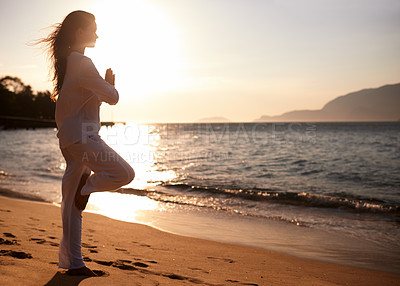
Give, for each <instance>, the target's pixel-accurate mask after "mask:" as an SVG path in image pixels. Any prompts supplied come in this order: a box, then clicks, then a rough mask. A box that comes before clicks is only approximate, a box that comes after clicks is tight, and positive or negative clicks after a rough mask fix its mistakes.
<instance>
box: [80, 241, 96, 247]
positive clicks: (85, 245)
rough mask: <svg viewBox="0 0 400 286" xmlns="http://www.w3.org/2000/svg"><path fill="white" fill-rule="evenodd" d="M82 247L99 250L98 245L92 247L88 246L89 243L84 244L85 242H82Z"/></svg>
mask: <svg viewBox="0 0 400 286" xmlns="http://www.w3.org/2000/svg"><path fill="white" fill-rule="evenodd" d="M82 247H85V248H97V246H96V245H90V244H87V243H84V242H82Z"/></svg>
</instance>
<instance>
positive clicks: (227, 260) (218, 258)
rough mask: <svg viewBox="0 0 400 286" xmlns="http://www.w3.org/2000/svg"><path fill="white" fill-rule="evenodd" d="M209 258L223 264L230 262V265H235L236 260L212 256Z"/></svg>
mask: <svg viewBox="0 0 400 286" xmlns="http://www.w3.org/2000/svg"><path fill="white" fill-rule="evenodd" d="M207 258H208V259H214V260H221V261H223V262H228V263H234V262H235V261H234V260H232V259H229V258H220V257H212V256H209V257H207Z"/></svg>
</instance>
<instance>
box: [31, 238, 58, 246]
mask: <svg viewBox="0 0 400 286" xmlns="http://www.w3.org/2000/svg"><path fill="white" fill-rule="evenodd" d="M29 240H31V241H35V242H36V243H37V244H50V245H51V246H60V245H59V244H58V243H57V242H53V241H48V240H45V239H43V238H30V239H29Z"/></svg>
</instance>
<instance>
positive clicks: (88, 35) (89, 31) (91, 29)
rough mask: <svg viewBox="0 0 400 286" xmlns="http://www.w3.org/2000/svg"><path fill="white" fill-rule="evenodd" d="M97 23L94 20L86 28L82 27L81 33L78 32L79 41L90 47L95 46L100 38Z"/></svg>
mask: <svg viewBox="0 0 400 286" xmlns="http://www.w3.org/2000/svg"><path fill="white" fill-rule="evenodd" d="M96 31H97V25H96V22H95V21H93V22H92V23H91V24H90V25H89V26H88V27H87V28H86V29H81V31H80V33H78V39H77V40H78V41H81V43H82V45H83V46H85V47H89V48H94V46H95V45H96V39H97V38H98V36H97V34H96Z"/></svg>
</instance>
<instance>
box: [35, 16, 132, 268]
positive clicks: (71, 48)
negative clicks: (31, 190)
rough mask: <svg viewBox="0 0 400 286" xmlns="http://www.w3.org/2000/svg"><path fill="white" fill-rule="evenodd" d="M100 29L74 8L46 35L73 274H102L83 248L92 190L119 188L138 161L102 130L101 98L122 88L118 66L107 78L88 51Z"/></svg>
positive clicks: (65, 259) (63, 251) (62, 263)
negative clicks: (63, 164)
mask: <svg viewBox="0 0 400 286" xmlns="http://www.w3.org/2000/svg"><path fill="white" fill-rule="evenodd" d="M96 30H97V25H96V21H95V17H94V15H93V14H90V13H88V12H85V11H74V12H71V13H70V14H68V15H67V16H66V17H65V18H64V20H63V22H62V23H61V24H57V25H56V26H55V29H54V31H53V32H52V33H51V34H50V35H49V36H48V37H47V38H45V39H42V40H41V41H40V42H41V43H45V44H46V45H47V50H48V54H49V57H50V59H51V62H52V65H51V67H52V72H53V75H54V76H53V78H52V80H53V83H54V91H53V93H52V95H51V97H52V99H53V100H54V101H56V111H55V118H56V123H57V128H58V132H57V137H58V139H59V145H60V149H61V153H62V154H63V156H64V158H65V161H66V165H67V167H66V170H65V173H64V176H63V179H62V204H61V216H62V223H63V235H62V238H61V243H60V248H59V265H58V266H59V268H62V269H68V271H67V273H68V274H70V275H86V276H96V274H95V273H94V272H93V271H92V270H90V269H89V268H87V267H86V266H85V263H84V262H83V258H82V251H81V232H82V211H83V210H84V209H85V207H86V203H87V201H88V198H89V195H90V193H92V192H98V191H106V190H115V189H118V188H120V187H121V186H124V185H126V184H129V183H130V182H131V181H132V180H133V178H134V177H135V172H134V170H133V169H132V167H131V166H130V165H129V164H128V163H127V162H126V161H125V160H124V159H123V158H122V157H120V156H119V155H118V154H117V153H116V152H115V151H114V150H113V149H112V148H110V147H109V146H108V145H107V144H106V143H105V142H104V141H103V140H102V139H101V138H100V136H99V134H98V132H99V130H100V117H99V109H100V105H101V103H102V102H103V101H104V102H106V103H108V104H111V105H114V104H116V103H117V102H118V100H119V94H118V91H117V90H116V89H115V86H114V83H115V75H114V74H113V71H112V70H111V69H108V70H107V71H106V74H105V79H103V78H102V77H101V76H100V75H99V73H98V71H97V69H96V67H95V66H94V64H93V62H92V61H91V59H90V58H88V57H86V56H85V55H84V53H85V48H87V47H94V46H95V43H96V39H97V38H98V36H97V34H96ZM92 172H93V173H92ZM91 173H92V174H91Z"/></svg>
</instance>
